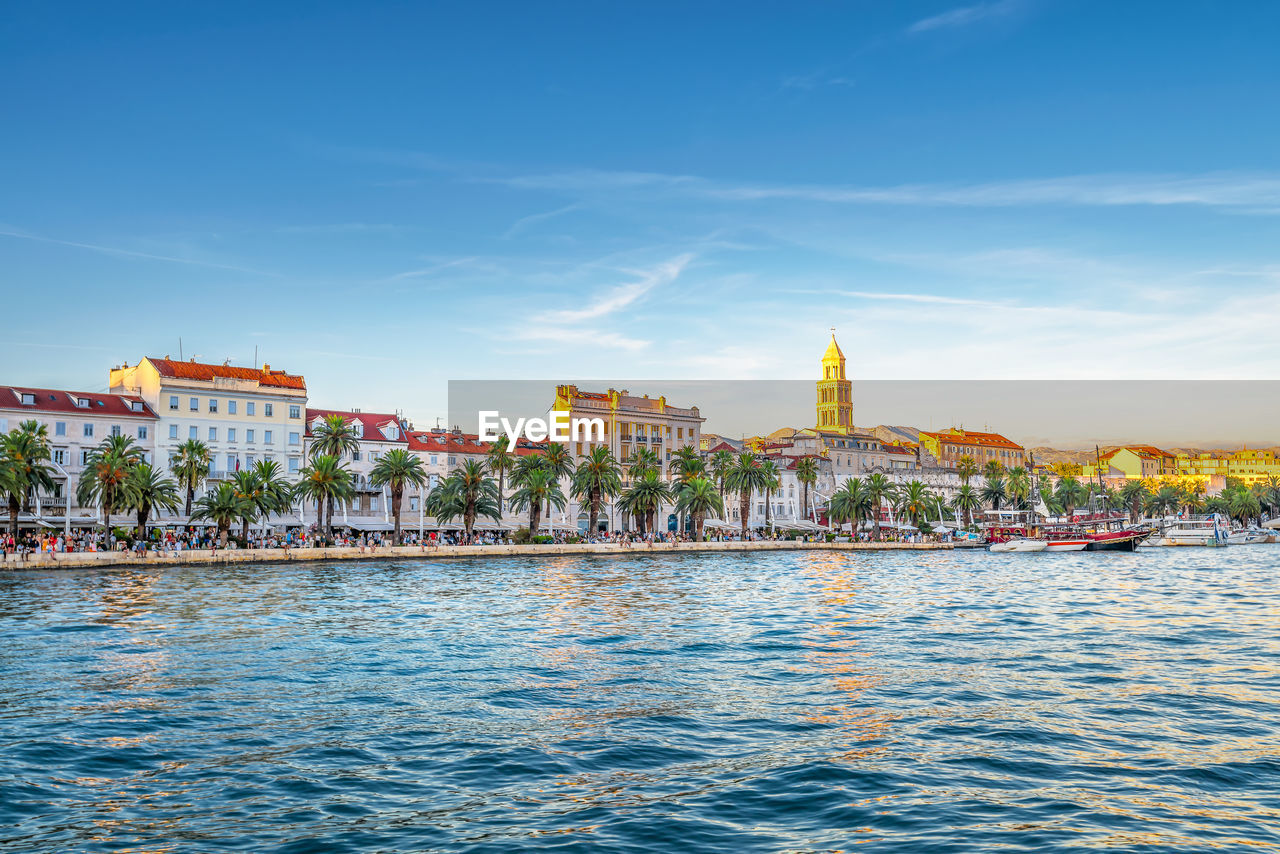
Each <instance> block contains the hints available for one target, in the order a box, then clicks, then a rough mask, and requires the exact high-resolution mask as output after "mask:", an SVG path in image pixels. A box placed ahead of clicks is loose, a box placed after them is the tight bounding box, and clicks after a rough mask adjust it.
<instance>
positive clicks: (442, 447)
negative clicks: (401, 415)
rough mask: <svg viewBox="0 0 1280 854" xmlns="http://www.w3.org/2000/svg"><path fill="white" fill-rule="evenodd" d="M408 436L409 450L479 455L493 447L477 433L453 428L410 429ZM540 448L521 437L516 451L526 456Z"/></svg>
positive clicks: (519, 454) (518, 454)
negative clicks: (461, 431) (457, 431)
mask: <svg viewBox="0 0 1280 854" xmlns="http://www.w3.org/2000/svg"><path fill="white" fill-rule="evenodd" d="M408 436H409V450H411V451H426V452H427V453H433V454H463V455H466V454H472V455H476V456H479V455H483V454H487V453H489V449H490V448H491V447H493V445H492V444H491V443H489V442H481V441H480V437H479V436H477V435H476V434H475V433H455V432H453V431H452V430H440V431H436V430H414V431H410V432H409V434H408ZM538 450H539V449H538V448H537V447H535V446H533V445H532V444H531V443H530V442H529V440H528V439H521V440H520V441H519V442H517V443H516V449H515V452H514V453H515V454H516V455H517V456H521V457H525V456H528V455H530V454H536V453H538Z"/></svg>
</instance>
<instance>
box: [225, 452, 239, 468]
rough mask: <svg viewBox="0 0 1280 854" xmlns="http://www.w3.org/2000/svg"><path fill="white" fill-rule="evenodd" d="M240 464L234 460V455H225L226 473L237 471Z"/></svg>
mask: <svg viewBox="0 0 1280 854" xmlns="http://www.w3.org/2000/svg"><path fill="white" fill-rule="evenodd" d="M239 470H240V463H239V461H237V460H236V455H235V454H227V471H239Z"/></svg>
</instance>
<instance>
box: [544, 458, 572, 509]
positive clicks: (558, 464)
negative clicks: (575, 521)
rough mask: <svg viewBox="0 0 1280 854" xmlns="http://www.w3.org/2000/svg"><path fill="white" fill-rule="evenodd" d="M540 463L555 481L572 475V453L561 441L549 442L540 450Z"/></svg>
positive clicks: (549, 507) (549, 506)
mask: <svg viewBox="0 0 1280 854" xmlns="http://www.w3.org/2000/svg"><path fill="white" fill-rule="evenodd" d="M542 465H543V467H544V468H545V469H546V470H547V471H549V472H551V474H552V476H554V477H555V479H556V481H557V482H558V481H560V480H561V479H562V478H566V477H569V476H570V475H572V474H573V454H571V453H569V446H568V445H566V444H564V443H563V442H551V443H550V444H548V445H547V449H546V450H545V451H543V452H542ZM562 508H563V505H562ZM550 517H551V505H550V504H547V518H550Z"/></svg>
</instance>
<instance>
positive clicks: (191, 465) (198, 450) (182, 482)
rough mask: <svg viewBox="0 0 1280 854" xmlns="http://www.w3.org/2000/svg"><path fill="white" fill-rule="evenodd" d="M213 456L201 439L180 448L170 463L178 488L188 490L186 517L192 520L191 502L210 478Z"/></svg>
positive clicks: (186, 442)
mask: <svg viewBox="0 0 1280 854" xmlns="http://www.w3.org/2000/svg"><path fill="white" fill-rule="evenodd" d="M211 459H212V455H211V454H210V453H209V448H208V447H207V446H206V445H205V443H204V442H201V441H200V440H199V439H188V440H187V441H185V442H183V443H182V444H181V445H179V446H178V448H177V450H176V451H175V452H174V455H173V459H172V460H170V461H169V470H170V471H172V472H173V476H174V477H176V478H177V479H178V487H179V488H180V489H184V490H186V493H187V504H186V510H185V511H184V515H185V516H186V517H187V518H191V502H192V501H194V500H195V497H196V490H197V489H199V488H200V484H202V483H204V479H205V478H206V477H208V476H209V461H210V460H211Z"/></svg>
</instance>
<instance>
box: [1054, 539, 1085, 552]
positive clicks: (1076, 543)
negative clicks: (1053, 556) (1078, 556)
mask: <svg viewBox="0 0 1280 854" xmlns="http://www.w3.org/2000/svg"><path fill="white" fill-rule="evenodd" d="M1089 542H1090V541H1089V540H1086V539H1061V540H1049V545H1048V546H1046V547H1045V551H1047V552H1082V551H1084V550H1085V549H1086V548H1088V547H1089Z"/></svg>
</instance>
